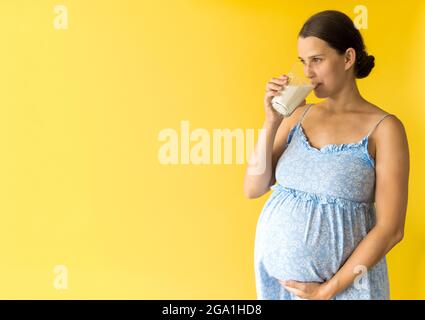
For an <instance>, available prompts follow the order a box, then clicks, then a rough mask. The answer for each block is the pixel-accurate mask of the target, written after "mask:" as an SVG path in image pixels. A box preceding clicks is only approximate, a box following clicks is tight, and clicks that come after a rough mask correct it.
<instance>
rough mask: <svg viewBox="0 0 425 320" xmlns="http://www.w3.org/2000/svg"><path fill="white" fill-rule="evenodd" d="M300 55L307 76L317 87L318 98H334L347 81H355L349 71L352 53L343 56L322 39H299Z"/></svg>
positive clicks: (315, 91) (315, 90)
mask: <svg viewBox="0 0 425 320" xmlns="http://www.w3.org/2000/svg"><path fill="white" fill-rule="evenodd" d="M298 55H299V59H300V60H301V62H302V63H303V64H304V73H305V75H306V76H307V77H308V78H309V79H310V80H311V83H312V84H313V85H314V86H315V89H314V93H315V95H316V96H317V97H318V98H326V97H329V96H334V95H335V94H337V93H338V92H339V91H340V90H341V89H342V88H343V87H344V85H345V84H346V81H347V80H352V79H353V72H352V71H351V70H349V68H350V67H351V65H352V62H351V59H352V58H353V57H352V56H351V55H352V51H349V53H348V54H347V53H346V54H342V55H341V54H339V53H338V52H337V51H336V50H335V49H333V48H331V47H330V46H329V45H328V44H327V42H326V41H323V40H322V39H319V38H317V37H306V38H302V37H299V38H298ZM347 60H348V61H347Z"/></svg>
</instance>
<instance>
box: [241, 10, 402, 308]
mask: <svg viewBox="0 0 425 320" xmlns="http://www.w3.org/2000/svg"><path fill="white" fill-rule="evenodd" d="M298 55H299V59H300V60H301V62H302V63H303V64H304V72H305V74H306V76H307V77H308V78H309V79H310V80H311V83H312V84H313V86H314V87H315V88H314V94H315V95H316V96H317V97H318V98H323V100H322V101H321V102H320V103H318V104H314V105H312V104H308V105H306V104H305V102H304V103H302V104H301V105H300V106H298V107H297V108H296V109H295V111H293V113H292V114H290V115H289V116H286V117H283V116H282V115H280V114H279V113H277V112H276V111H275V110H274V109H273V107H272V105H271V99H272V98H273V97H274V96H276V95H279V94H280V93H281V91H282V90H284V89H285V85H286V84H287V83H288V78H287V77H286V76H285V75H282V76H280V77H277V78H273V79H271V80H270V81H269V82H268V83H267V91H266V94H265V98H264V103H265V113H266V116H265V121H264V125H263V129H265V130H263V132H264V134H263V135H261V134H260V136H259V138H258V141H257V144H256V146H255V149H254V152H253V153H252V155H251V158H250V161H249V162H248V167H247V173H246V175H245V181H244V192H245V194H246V196H247V197H248V198H258V197H260V196H261V195H263V194H265V193H267V192H268V191H269V189H272V190H273V192H272V194H271V195H270V197H269V198H268V199H267V201H266V203H265V205H264V207H263V210H262V212H261V214H260V216H259V219H258V224H257V230H256V238H255V251H254V267H255V277H256V289H257V297H258V299H284V300H286V299H333V300H342V299H389V298H390V295H389V281H388V271H387V263H386V257H385V255H386V254H387V253H388V252H389V250H391V249H392V248H393V247H394V246H395V245H396V244H397V243H398V242H400V241H401V239H402V238H403V233H404V224H405V216H406V209H407V196H408V176H409V150H408V142H407V137H406V133H405V130H404V126H403V124H402V123H401V121H400V120H399V119H398V118H397V117H396V116H395V115H393V114H389V113H387V112H385V111H384V110H383V109H381V108H379V107H377V106H375V105H374V104H372V103H370V102H368V101H366V100H365V99H364V98H363V97H362V96H361V95H360V92H359V89H358V87H357V84H356V79H357V78H364V77H366V76H368V75H369V73H370V72H371V70H372V68H373V66H374V57H373V56H371V55H368V54H367V52H366V51H365V45H364V43H363V39H362V36H361V34H360V33H359V31H358V30H357V29H356V28H355V26H354V24H353V22H352V20H351V19H350V18H349V17H348V16H347V15H345V14H343V13H341V12H338V11H323V12H320V13H317V14H315V15H314V16H312V17H311V18H309V19H308V20H307V21H306V23H305V24H304V26H303V27H302V29H301V31H300V33H299V35H298ZM388 89H389V92H390V90H391V88H388ZM258 168H263V170H259V169H258Z"/></svg>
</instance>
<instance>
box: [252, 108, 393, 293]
mask: <svg viewBox="0 0 425 320" xmlns="http://www.w3.org/2000/svg"><path fill="white" fill-rule="evenodd" d="M310 107H311V105H309V106H308V107H307V108H306V110H305V111H304V114H303V115H302V117H301V119H300V121H299V122H298V123H297V125H295V126H294V127H293V128H292V129H291V130H290V132H289V135H288V140H287V143H286V149H285V151H284V152H283V154H282V156H281V157H280V159H279V161H278V163H277V166H276V182H277V183H276V184H275V185H274V186H272V187H271V189H272V190H273V192H272V194H271V195H270V197H269V198H268V199H267V201H266V203H265V204H264V207H263V210H262V211H261V214H260V216H259V218H258V223H257V229H256V235H255V249H254V270H255V281H256V290H257V299H262V300H263V299H279V300H291V299H300V298H298V297H297V296H296V295H294V294H292V293H291V292H289V291H288V290H286V289H285V288H284V287H283V286H282V285H281V284H280V283H279V281H278V279H282V280H297V281H301V282H324V281H326V280H328V279H330V278H332V276H333V275H334V274H335V273H336V272H337V271H338V270H339V269H340V268H341V267H342V265H343V264H344V262H345V261H346V260H347V259H348V258H349V256H350V255H351V253H352V252H353V251H354V249H355V248H356V247H357V245H358V244H359V242H360V241H361V240H362V239H363V238H364V237H365V236H366V234H367V233H368V232H369V231H370V230H371V229H372V227H373V226H374V224H375V206H374V191H375V162H374V160H373V158H372V157H371V156H370V155H369V152H368V140H369V136H370V134H371V133H372V132H373V130H374V129H375V128H376V127H377V126H378V124H379V123H380V122H381V121H382V120H383V119H384V118H385V117H387V116H389V115H390V114H386V115H385V116H384V117H383V118H381V120H380V121H379V122H378V123H377V124H376V125H375V126H374V127H373V128H372V130H370V132H369V134H368V135H367V136H365V137H364V138H363V139H362V140H360V141H358V142H356V143H349V144H338V145H337V144H329V145H326V146H324V147H323V148H320V149H318V148H315V147H313V146H311V145H310V143H309V141H308V139H307V137H306V135H305V133H304V131H303V128H302V126H301V123H302V120H303V118H304V116H305V114H306V113H307V111H308V110H309V109H310ZM365 271H366V272H365ZM353 272H355V273H356V274H357V275H358V277H357V279H356V281H354V282H353V284H352V285H350V286H349V287H348V288H347V289H345V290H344V291H343V292H340V293H339V294H337V295H336V296H335V297H333V299H334V300H342V299H369V300H374V299H389V298H390V297H389V281H388V272H387V263H386V257H384V258H382V259H381V261H379V262H378V263H377V264H375V266H373V267H372V268H371V269H370V270H365V267H364V266H359V269H357V270H355V271H354V270H353Z"/></svg>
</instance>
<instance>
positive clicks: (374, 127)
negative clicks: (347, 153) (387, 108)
mask: <svg viewBox="0 0 425 320" xmlns="http://www.w3.org/2000/svg"><path fill="white" fill-rule="evenodd" d="M388 116H392V114H391V113H387V114H386V115H385V116H383V117H382V118H381V119H380V120H379V121H378V122H377V123H376V124H375V125H374V126H373V127H372V129H371V130H370V131H369V133H368V134H367V137H369V136H370V135H371V134H372V132H373V131H374V130H375V129H376V127H378V125H379V124H380V123H381V122H382V120H384V119H385V118H386V117H388Z"/></svg>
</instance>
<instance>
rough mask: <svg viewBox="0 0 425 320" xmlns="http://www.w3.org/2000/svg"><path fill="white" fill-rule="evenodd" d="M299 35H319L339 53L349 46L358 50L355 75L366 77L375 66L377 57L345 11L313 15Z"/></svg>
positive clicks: (303, 36)
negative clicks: (367, 47) (372, 53)
mask: <svg viewBox="0 0 425 320" xmlns="http://www.w3.org/2000/svg"><path fill="white" fill-rule="evenodd" d="M298 36H299V37H302V38H306V37H317V38H320V39H322V40H323V41H326V42H327V43H328V45H329V46H330V47H332V48H334V49H335V50H337V51H338V53H340V54H343V53H345V51H346V50H347V49H348V48H353V49H354V50H355V51H356V61H355V65H354V75H355V77H356V78H359V79H361V78H365V77H367V76H368V75H369V73H370V72H371V71H372V69H373V67H374V66H375V57H374V56H372V55H368V54H367V52H366V49H365V44H364V42H363V37H362V35H361V34H360V32H359V30H358V29H357V28H356V27H355V26H354V23H353V21H352V20H351V19H350V17H348V16H347V15H346V14H345V13H342V12H340V11H335V10H326V11H322V12H319V13H316V14H315V15H313V16H311V17H310V18H309V19H308V20H307V21H306V22H305V23H304V25H303V27H302V28H301V31H300V32H299V34H298Z"/></svg>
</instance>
